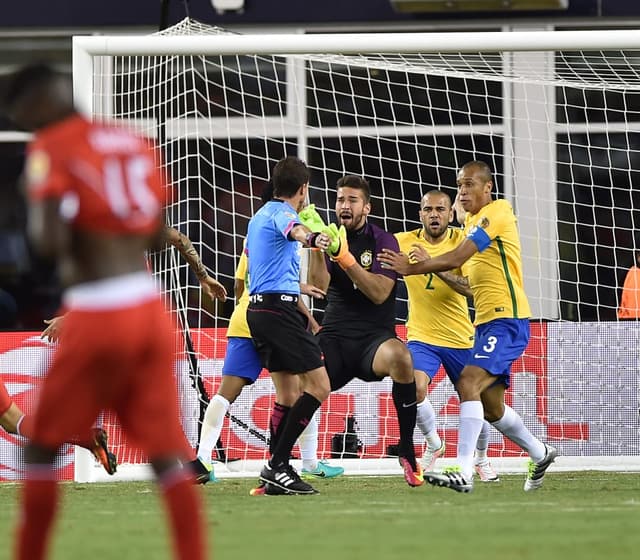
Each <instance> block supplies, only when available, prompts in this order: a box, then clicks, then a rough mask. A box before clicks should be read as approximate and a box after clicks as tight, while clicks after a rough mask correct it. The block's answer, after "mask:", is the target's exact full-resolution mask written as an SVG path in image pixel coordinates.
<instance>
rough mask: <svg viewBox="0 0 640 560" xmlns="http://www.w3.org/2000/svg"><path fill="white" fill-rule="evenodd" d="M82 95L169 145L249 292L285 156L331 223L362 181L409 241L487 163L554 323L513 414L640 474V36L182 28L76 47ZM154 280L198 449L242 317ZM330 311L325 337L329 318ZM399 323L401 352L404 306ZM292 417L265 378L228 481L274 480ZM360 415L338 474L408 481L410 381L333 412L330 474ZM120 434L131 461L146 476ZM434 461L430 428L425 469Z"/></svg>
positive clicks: (582, 452)
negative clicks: (270, 455)
mask: <svg viewBox="0 0 640 560" xmlns="http://www.w3.org/2000/svg"><path fill="white" fill-rule="evenodd" d="M74 87H75V93H76V99H77V101H78V103H79V105H80V107H81V108H82V109H84V110H85V111H87V112H88V113H90V114H93V115H94V116H95V117H96V118H103V117H107V118H115V119H119V120H123V121H127V122H128V123H129V124H131V125H133V126H135V127H136V128H137V129H138V130H141V131H142V132H144V133H145V134H147V135H149V136H151V137H153V138H155V139H157V141H158V142H159V144H160V145H161V147H162V149H163V152H164V156H165V164H164V165H165V167H166V172H167V175H168V177H170V178H171V181H172V185H173V188H174V191H175V194H176V195H177V196H176V198H175V201H174V203H173V204H172V205H171V207H170V208H169V209H168V210H169V211H168V219H169V221H170V225H172V226H174V227H176V228H177V229H179V230H181V231H182V232H184V233H186V234H187V235H188V236H189V237H190V238H191V240H192V241H193V242H194V244H195V246H196V248H197V249H198V250H199V252H200V254H201V255H202V258H203V261H204V263H205V264H206V266H207V267H208V268H209V270H210V271H211V272H212V274H213V275H214V276H215V277H217V278H218V279H219V280H220V281H222V282H223V283H224V284H225V285H226V287H227V289H228V290H229V292H231V291H232V286H233V275H234V270H235V265H236V264H237V260H238V257H239V254H240V251H241V247H242V242H243V238H244V236H245V233H246V228H247V223H248V220H249V218H250V217H251V215H252V214H253V212H254V211H255V210H257V208H259V206H260V199H259V195H260V193H261V191H262V189H263V188H264V186H265V184H266V182H267V180H268V178H269V174H270V170H271V169H272V167H273V165H274V164H275V163H276V162H277V161H278V160H279V159H280V158H282V157H283V156H284V155H290V154H294V155H298V156H300V157H301V158H303V159H304V160H305V161H306V162H307V163H308V165H309V167H310V169H311V171H312V179H311V185H312V186H311V189H310V198H311V202H313V203H315V204H316V206H317V207H318V208H319V209H320V211H321V213H324V214H325V218H327V219H328V220H333V219H334V213H333V205H334V201H335V198H334V196H335V184H336V181H337V179H338V178H339V177H341V176H342V175H345V174H357V175H364V176H365V177H366V178H367V179H368V180H369V182H370V184H371V187H372V190H373V214H372V220H373V221H374V222H376V223H378V224H379V225H382V226H383V227H385V228H386V229H388V230H389V231H391V232H394V233H395V232H398V231H404V230H408V229H415V228H417V227H419V222H418V205H419V200H420V196H421V194H422V193H425V192H427V191H428V190H431V189H434V188H442V189H443V190H445V191H446V192H448V193H449V194H451V195H452V198H453V195H454V194H455V177H456V172H457V170H458V169H459V167H460V166H461V165H462V164H464V163H465V162H467V161H469V160H472V159H479V160H484V161H486V162H487V163H488V164H489V165H490V166H491V167H492V168H493V169H494V170H495V184H496V187H497V192H498V195H499V196H501V197H505V198H507V199H509V200H510V201H511V202H512V203H513V206H514V208H515V211H516V214H517V216H518V220H519V226H520V233H521V238H522V249H523V259H524V273H525V282H526V290H527V293H528V295H529V298H530V301H531V304H532V309H533V314H534V317H533V321H532V339H531V342H530V345H529V348H528V349H527V351H526V353H525V355H524V357H523V358H522V359H520V360H519V361H518V362H517V363H516V364H515V365H514V370H513V371H514V373H513V378H512V387H511V388H510V390H509V391H508V394H507V398H508V402H509V403H510V405H511V406H512V407H513V408H514V409H515V410H517V411H518V412H519V413H520V414H521V415H522V416H523V418H524V420H525V423H526V424H527V426H528V427H529V428H530V429H531V430H532V431H533V433H534V434H535V435H537V436H538V437H540V438H541V439H543V440H544V441H548V442H552V443H553V445H554V446H556V447H557V448H558V450H559V452H560V455H561V458H560V459H559V460H558V465H559V467H561V468H562V467H565V468H605V469H606V468H611V469H636V468H640V457H639V455H640V435H639V427H640V426H639V418H638V411H639V398H640V396H639V395H640V386H639V385H640V381H639V377H640V375H639V371H638V367H639V366H638V364H639V363H640V360H639V358H640V344H639V342H640V329H639V328H638V323H637V321H621V320H619V319H618V318H617V309H618V306H619V300H620V294H621V286H622V282H623V280H624V277H625V273H626V271H627V270H628V269H629V268H630V267H631V266H632V265H633V264H634V253H635V251H636V250H637V249H640V239H637V234H636V231H637V230H638V226H639V225H640V213H639V212H640V197H639V195H638V191H637V186H636V185H637V184H640V171H639V170H640V132H638V130H639V125H640V34H638V33H637V32H632V31H607V32H569V31H567V32H542V31H541V32H509V33H486V32H485V33H468V32H465V33H460V34H457V33H445V34H440V33H433V34H426V33H423V34H415V33H407V34H359V35H358V34H348V35H343V34H336V35H323V34H319V35H288V34H282V35H240V34H231V33H228V32H225V31H223V30H220V29H217V28H212V27H208V26H205V25H202V24H199V23H197V22H195V21H193V20H184V21H183V22H181V23H180V24H178V25H176V26H174V27H173V28H170V29H168V30H166V31H164V32H162V33H160V34H155V35H151V36H145V37H140V36H139V37H124V36H114V37H75V38H74ZM154 269H155V271H156V273H157V274H158V277H159V278H161V279H162V282H163V285H164V286H165V289H166V291H167V295H168V296H170V299H171V300H172V301H173V302H174V303H175V305H176V306H177V307H178V309H179V316H180V319H181V324H182V326H183V327H184V330H185V332H186V335H185V336H184V337H182V338H181V339H180V344H179V352H178V353H177V367H176V371H177V375H178V377H179V379H180V395H179V398H180V399H181V403H182V405H183V406H182V410H183V414H184V418H183V420H184V426H185V431H186V433H187V436H188V437H189V439H190V440H191V442H192V443H193V445H194V447H195V445H196V443H197V437H198V421H199V418H200V417H201V414H202V410H203V407H204V406H205V405H206V395H207V394H208V395H209V396H211V395H212V394H213V393H214V392H215V389H216V387H217V385H218V383H219V381H220V377H219V376H220V370H221V364H222V358H223V356H224V350H225V344H226V342H225V327H226V325H227V320H228V317H229V315H230V313H231V311H232V307H233V301H232V300H231V301H229V302H228V303H227V304H224V305H222V304H218V305H217V306H216V305H213V304H212V303H211V302H210V301H206V300H205V299H203V297H202V294H201V293H200V291H199V289H198V283H197V281H196V279H195V277H194V276H193V275H192V274H191V273H190V271H189V269H188V267H187V265H186V263H185V262H183V261H181V260H180V256H179V255H178V254H177V253H175V252H174V251H173V250H166V251H164V252H163V253H161V254H159V255H155V256H154ZM401 293H404V292H403V291H402V290H401ZM315 312H316V313H317V315H318V317H319V318H320V319H321V315H322V308H321V306H316V309H315ZM397 313H398V326H399V331H398V332H399V334H400V335H401V336H402V335H403V330H402V324H403V321H404V319H405V317H406V300H405V299H404V296H402V297H401V298H400V299H399V301H398V306H397ZM434 381H435V383H434V384H432V391H431V395H430V398H431V400H432V402H433V405H434V408H435V409H436V412H437V414H438V426H439V429H440V431H441V433H442V435H443V436H444V438H445V439H446V441H447V443H448V446H447V448H448V455H447V456H448V457H452V456H453V455H454V454H455V442H456V439H457V435H456V434H457V422H458V416H457V413H458V401H457V399H456V396H455V392H454V390H453V387H452V386H451V384H450V383H449V381H448V380H447V379H446V376H445V375H444V373H443V372H440V373H439V374H438V376H437V377H436V378H435V380H434ZM150 382H153V381H152V380H150ZM272 403H273V388H272V385H271V381H270V379H269V377H268V375H266V373H265V372H263V375H262V376H261V377H260V379H259V380H258V381H257V382H256V383H255V384H254V385H252V386H250V387H247V388H246V389H245V390H244V392H243V394H242V395H241V396H240V398H239V399H238V400H237V401H236V403H234V404H233V405H232V407H231V409H230V413H231V418H229V419H228V421H227V423H226V426H225V429H224V431H223V434H222V437H221V442H220V443H221V448H220V451H219V455H218V458H219V459H220V463H219V464H218V466H217V468H216V473H217V474H218V475H219V476H225V475H231V474H237V473H242V474H249V475H253V474H255V473H257V471H258V467H257V466H256V465H259V464H261V463H262V461H264V458H265V457H266V452H267V449H266V445H265V436H266V434H267V432H268V429H267V426H268V417H269V411H270V408H271V406H272ZM349 417H354V418H355V420H356V431H357V437H358V439H359V441H360V443H361V448H360V449H359V451H358V452H357V457H356V458H351V459H348V460H344V459H341V458H339V457H338V458H337V460H338V462H339V461H341V460H344V464H346V465H347V466H348V471H349V472H370V471H371V470H376V469H382V470H385V469H386V468H387V466H388V465H394V466H393V467H389V468H391V470H393V469H395V468H397V469H398V472H400V471H399V467H397V463H396V462H394V461H393V459H389V457H392V456H393V453H394V449H393V447H394V445H395V444H396V443H397V441H398V431H397V424H396V420H395V413H394V411H393V404H392V402H391V397H390V383H388V382H387V381H383V382H380V383H372V384H366V383H362V382H357V381H354V382H352V383H350V384H349V385H347V386H346V387H345V388H344V389H342V390H341V391H339V392H337V393H334V394H332V395H331V397H330V398H329V399H328V401H327V402H326V403H325V404H324V405H323V407H322V413H321V415H320V442H319V444H320V445H319V455H320V456H321V457H324V458H330V457H331V452H332V449H331V448H332V445H331V444H332V439H333V438H334V436H335V435H336V434H337V435H338V436H339V435H340V434H341V433H342V432H344V431H345V424H346V421H347V418H349ZM107 421H108V424H109V425H108V427H109V429H110V430H111V431H112V432H113V434H112V438H111V441H112V443H113V444H114V445H115V451H116V453H117V454H118V458H119V461H120V463H122V464H123V465H136V464H142V463H144V460H145V459H144V457H137V456H135V455H134V454H133V452H131V451H130V450H129V449H128V447H127V445H126V442H124V440H122V439H121V436H120V434H119V431H118V429H117V426H116V425H115V424H112V423H111V421H112V419H110V418H109V417H107ZM338 439H339V438H338ZM423 443H424V442H423V439H422V437H421V436H420V435H419V433H418V432H417V431H416V444H417V450H418V451H421V450H422V448H423ZM489 449H490V456H491V457H492V460H493V462H494V463H495V465H496V466H497V467H498V468H502V469H507V470H518V468H519V467H521V466H523V465H524V458H523V456H522V454H521V451H520V450H519V449H518V448H517V447H515V446H514V445H513V444H511V443H509V442H507V441H505V440H504V438H503V437H502V436H501V434H499V433H498V432H497V431H493V432H492V439H491V441H490V448H489ZM214 458H215V457H214ZM121 470H123V471H125V472H126V467H125V466H123V467H122V468H121ZM96 476H97V475H96ZM93 477H94V474H90V475H87V474H86V473H85V474H80V475H79V478H80V479H92V478H93Z"/></svg>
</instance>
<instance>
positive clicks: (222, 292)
mask: <svg viewBox="0 0 640 560" xmlns="http://www.w3.org/2000/svg"><path fill="white" fill-rule="evenodd" d="M164 236H165V240H166V242H167V243H170V244H171V245H173V246H174V247H175V248H176V249H177V250H178V251H179V252H180V254H181V255H182V257H183V258H184V260H185V261H187V263H188V264H189V267H190V268H191V270H193V273H194V274H195V275H196V278H197V279H198V282H200V286H201V287H202V290H203V291H204V293H205V294H207V295H208V296H209V297H210V298H211V299H219V300H220V301H225V300H226V299H227V290H226V289H225V287H224V286H223V285H222V284H221V283H220V282H218V281H217V280H216V279H215V278H212V277H211V276H209V273H208V272H207V269H206V267H205V266H204V263H203V262H202V259H201V258H200V255H199V254H198V251H196V249H195V247H194V246H193V243H192V242H191V240H190V239H189V238H188V237H187V236H186V235H185V234H184V233H182V232H180V231H178V230H177V229H175V228H172V227H168V226H167V227H165V229H164Z"/></svg>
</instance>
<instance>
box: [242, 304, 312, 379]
mask: <svg viewBox="0 0 640 560" xmlns="http://www.w3.org/2000/svg"><path fill="white" fill-rule="evenodd" d="M247 323H249V330H250V331H251V337H252V338H253V342H254V344H255V346H256V349H257V350H258V354H259V355H260V362H261V363H262V366H263V367H264V368H266V369H268V370H269V371H288V372H291V373H306V372H307V371H310V370H312V369H316V368H319V367H322V366H323V365H324V363H323V361H322V353H321V351H320V345H319V344H318V340H317V338H316V337H315V336H313V335H312V334H311V332H310V331H309V330H308V325H309V321H308V319H307V317H306V316H305V315H304V313H302V312H301V311H300V310H299V309H298V296H293V295H291V294H254V295H252V296H251V297H250V299H249V308H248V309H247Z"/></svg>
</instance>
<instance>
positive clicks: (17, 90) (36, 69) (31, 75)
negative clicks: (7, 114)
mask: <svg viewBox="0 0 640 560" xmlns="http://www.w3.org/2000/svg"><path fill="white" fill-rule="evenodd" d="M60 77H61V74H60V73H59V72H57V71H56V70H54V69H53V68H52V67H51V66H49V65H48V64H43V63H35V64H29V65H27V66H23V67H22V68H20V69H18V70H17V71H16V72H14V73H13V74H12V75H11V76H10V77H9V81H8V83H7V85H6V87H5V89H4V92H3V95H2V106H3V107H4V108H7V109H10V108H11V107H12V106H13V105H14V104H15V103H17V102H18V101H20V100H21V99H22V98H23V97H25V96H27V95H30V94H31V93H34V92H37V91H38V90H40V89H44V88H46V87H48V86H50V85H51V84H53V83H54V82H55V81H56V80H58V79H59V78H60Z"/></svg>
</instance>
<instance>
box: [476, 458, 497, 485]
mask: <svg viewBox="0 0 640 560" xmlns="http://www.w3.org/2000/svg"><path fill="white" fill-rule="evenodd" d="M473 468H474V469H475V471H476V473H477V474H478V477H479V478H480V481H481V482H500V477H499V476H498V473H497V472H496V471H495V470H493V467H492V466H491V462H490V461H489V459H487V458H486V457H485V458H484V459H481V460H479V461H478V462H477V463H476V464H475V466H474V467H473Z"/></svg>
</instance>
